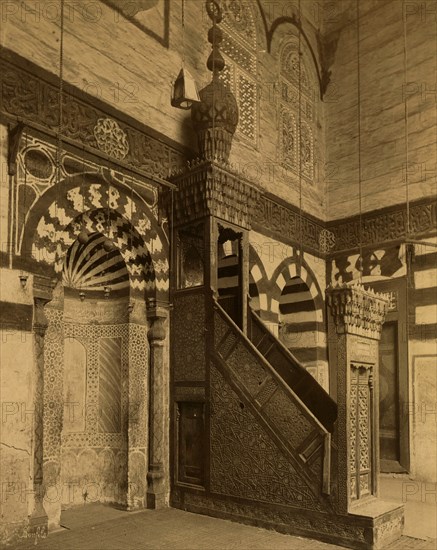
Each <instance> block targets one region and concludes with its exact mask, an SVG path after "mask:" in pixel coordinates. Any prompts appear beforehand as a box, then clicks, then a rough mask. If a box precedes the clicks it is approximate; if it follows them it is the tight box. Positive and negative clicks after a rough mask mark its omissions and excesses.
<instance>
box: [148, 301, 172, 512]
mask: <svg viewBox="0 0 437 550" xmlns="http://www.w3.org/2000/svg"><path fill="white" fill-rule="evenodd" d="M147 318H148V320H149V322H150V328H149V331H148V333H147V337H148V340H149V344H150V376H149V467H148V472H147V482H148V487H147V508H151V509H156V508H162V507H163V506H166V505H167V502H166V499H167V493H168V482H167V480H166V474H165V468H164V463H165V452H166V450H165V447H166V444H165V442H166V440H167V438H166V434H165V429H166V422H165V421H166V418H167V416H168V415H167V412H166V402H168V391H167V376H166V373H165V368H166V362H165V360H164V340H165V337H166V329H165V327H164V325H165V321H166V319H167V309H166V308H165V307H162V306H158V305H157V303H156V302H155V301H154V300H149V303H148V309H147Z"/></svg>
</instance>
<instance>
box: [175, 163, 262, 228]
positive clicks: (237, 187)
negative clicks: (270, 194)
mask: <svg viewBox="0 0 437 550" xmlns="http://www.w3.org/2000/svg"><path fill="white" fill-rule="evenodd" d="M171 181H172V182H173V183H175V184H176V185H177V186H178V193H177V196H176V197H175V198H176V200H175V202H174V214H173V219H174V223H175V224H176V225H179V224H182V223H187V222H191V221H194V220H196V219H200V218H203V217H205V216H214V217H217V218H220V219H222V220H225V221H227V222H230V223H233V224H235V225H238V226H239V227H243V228H246V229H250V227H251V220H252V218H253V217H254V212H255V210H256V207H257V204H258V201H259V198H260V192H259V190H258V189H257V188H256V187H254V186H253V185H251V184H250V182H249V181H248V180H246V179H244V178H243V177H241V176H240V175H239V174H238V173H237V172H235V171H234V170H232V168H231V167H230V166H229V165H228V164H225V163H218V162H211V161H205V160H195V161H193V162H192V163H189V165H188V170H187V171H186V172H185V173H182V174H178V175H175V176H173V177H172V178H171Z"/></svg>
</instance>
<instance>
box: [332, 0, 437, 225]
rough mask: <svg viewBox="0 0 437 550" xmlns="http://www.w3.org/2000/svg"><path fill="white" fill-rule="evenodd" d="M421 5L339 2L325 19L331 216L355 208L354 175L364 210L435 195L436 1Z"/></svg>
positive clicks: (356, 210)
mask: <svg viewBox="0 0 437 550" xmlns="http://www.w3.org/2000/svg"><path fill="white" fill-rule="evenodd" d="M357 5H358V10H359V29H357ZM420 6H422V8H420ZM420 6H419V3H414V2H412V3H409V2H399V1H398V0H386V1H377V0H376V1H370V0H369V1H366V2H361V1H360V2H359V3H355V2H342V1H340V2H336V3H335V5H334V8H333V9H334V11H333V12H332V13H331V17H330V19H327V20H326V21H325V26H324V32H325V33H327V34H328V35H329V36H331V38H332V39H335V40H337V45H336V50H335V55H334V60H333V64H332V67H331V71H332V75H331V84H330V85H329V87H328V89H329V88H330V89H331V92H330V94H329V97H330V99H331V100H330V101H329V102H327V103H326V105H325V113H326V161H327V165H329V166H330V167H331V170H330V174H331V176H330V177H328V178H327V190H328V198H327V202H328V206H327V208H328V217H329V219H338V218H342V217H346V216H350V215H353V214H358V213H359V211H360V192H359V180H360V179H361V209H362V211H363V212H368V211H372V210H376V209H378V208H382V207H385V206H391V205H394V204H400V203H403V202H405V201H406V200H407V197H408V198H409V200H414V199H419V198H423V197H424V196H432V195H435V194H436V192H437V180H436V161H437V149H436V129H437V118H436V117H437V103H436V98H435V94H436V88H435V77H436V70H437V55H436V51H437V50H436V48H437V34H436V32H437V30H436V24H435V5H433V2H424V3H423V4H421V5H420ZM419 8H420V9H419ZM433 9H434V11H433ZM407 182H408V190H407V186H406V183H407Z"/></svg>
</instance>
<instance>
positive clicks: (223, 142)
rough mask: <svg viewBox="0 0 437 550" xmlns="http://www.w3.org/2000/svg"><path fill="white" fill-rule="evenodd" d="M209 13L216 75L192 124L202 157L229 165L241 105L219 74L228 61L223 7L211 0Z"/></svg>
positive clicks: (195, 110)
mask: <svg viewBox="0 0 437 550" xmlns="http://www.w3.org/2000/svg"><path fill="white" fill-rule="evenodd" d="M206 11H207V13H208V16H209V18H210V19H211V21H212V23H213V26H212V27H211V28H210V29H209V31H208V41H209V42H210V44H212V50H211V53H210V55H209V57H208V61H207V63H206V65H207V67H208V69H209V70H210V71H211V72H212V81H211V82H210V83H209V84H208V85H207V86H206V87H205V88H203V90H201V91H200V93H199V96H200V103H195V104H194V105H193V107H192V109H191V120H192V122H193V126H194V129H195V131H196V133H197V139H198V143H199V151H200V155H201V157H202V158H205V159H208V160H221V161H225V162H226V161H227V160H228V158H229V153H230V151H231V146H232V138H233V135H234V133H235V130H236V129H237V124H238V105H237V100H236V99H235V96H234V94H233V93H232V91H231V90H230V88H229V87H228V86H227V85H226V84H225V83H224V82H223V80H222V79H221V78H220V74H219V73H220V72H221V71H222V70H223V69H224V67H225V60H224V59H223V56H222V54H221V53H220V43H221V42H222V40H223V34H222V31H221V29H220V28H219V27H218V26H217V24H219V23H220V22H221V21H222V18H223V15H222V10H221V7H220V5H219V4H218V2H217V1H215V0H207V1H206Z"/></svg>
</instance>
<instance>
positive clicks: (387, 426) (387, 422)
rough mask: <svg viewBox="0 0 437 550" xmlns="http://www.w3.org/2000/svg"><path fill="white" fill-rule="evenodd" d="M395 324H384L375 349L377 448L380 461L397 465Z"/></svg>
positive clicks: (398, 455) (397, 405) (397, 393)
mask: <svg viewBox="0 0 437 550" xmlns="http://www.w3.org/2000/svg"><path fill="white" fill-rule="evenodd" d="M398 380H399V373H398V357H397V323H396V322H391V323H385V324H384V325H383V328H382V334H381V342H380V348H379V430H380V432H379V445H380V458H381V460H395V461H397V462H399V461H400V453H399V442H400V437H399V387H398Z"/></svg>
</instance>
